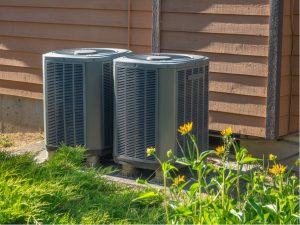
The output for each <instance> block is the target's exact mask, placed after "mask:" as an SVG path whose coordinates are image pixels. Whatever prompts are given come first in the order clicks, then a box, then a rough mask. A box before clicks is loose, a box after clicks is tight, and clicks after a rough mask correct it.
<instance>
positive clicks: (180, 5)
mask: <svg viewBox="0 0 300 225" xmlns="http://www.w3.org/2000/svg"><path fill="white" fill-rule="evenodd" d="M162 9H163V11H164V12H185V13H208V14H232V15H269V14H270V8H269V0H226V1H222V0H209V1H199V0H185V1H182V0H163V1H162Z"/></svg>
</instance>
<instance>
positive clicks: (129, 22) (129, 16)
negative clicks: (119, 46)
mask: <svg viewBox="0 0 300 225" xmlns="http://www.w3.org/2000/svg"><path fill="white" fill-rule="evenodd" d="M127 4H128V6H127V9H128V12H127V48H128V49H130V47H131V46H130V41H131V0H128V2H127Z"/></svg>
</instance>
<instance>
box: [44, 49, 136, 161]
mask: <svg viewBox="0 0 300 225" xmlns="http://www.w3.org/2000/svg"><path fill="white" fill-rule="evenodd" d="M128 53H130V51H128V50H123V49H103V48H84V49H65V50H59V51H54V52H50V53H47V54H45V55H43V68H44V71H43V73H44V123H45V124H44V128H45V137H46V148H47V150H48V151H51V150H55V149H56V148H57V147H58V146H59V145H61V144H65V145H67V146H76V145H82V146H85V147H86V148H87V149H88V150H89V151H90V152H91V153H95V154H97V155H102V154H105V153H107V152H108V151H110V150H111V149H112V138H113V137H112V136H113V130H112V128H113V127H112V126H113V71H112V70H113V67H112V66H113V59H114V58H117V57H120V56H124V55H125V54H128Z"/></svg>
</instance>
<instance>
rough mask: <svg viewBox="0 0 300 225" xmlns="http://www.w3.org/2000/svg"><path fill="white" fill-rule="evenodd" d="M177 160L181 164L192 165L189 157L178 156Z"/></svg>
mask: <svg viewBox="0 0 300 225" xmlns="http://www.w3.org/2000/svg"><path fill="white" fill-rule="evenodd" d="M175 162H176V163H178V164H180V165H184V166H190V165H191V162H190V161H189V160H188V159H187V158H177V159H176V161H175Z"/></svg>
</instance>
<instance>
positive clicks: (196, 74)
mask: <svg viewBox="0 0 300 225" xmlns="http://www.w3.org/2000/svg"><path fill="white" fill-rule="evenodd" d="M207 75H208V67H205V66H200V67H197V68H189V69H185V70H179V71H177V79H178V85H177V91H178V98H177V101H178V105H177V121H178V126H181V125H183V124H185V123H187V122H193V131H192V134H193V135H195V136H196V138H197V143H198V147H199V149H200V151H201V150H202V151H203V150H207V138H208V130H207V112H206V111H207V107H208V103H207V94H206V93H207V89H208V81H207ZM177 139H178V142H179V145H180V146H181V147H180V146H178V153H177V154H178V156H179V157H182V156H183V152H186V151H187V142H186V141H187V136H183V135H181V134H179V133H178V136H177ZM185 155H186V154H185ZM186 156H187V155H186Z"/></svg>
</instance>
